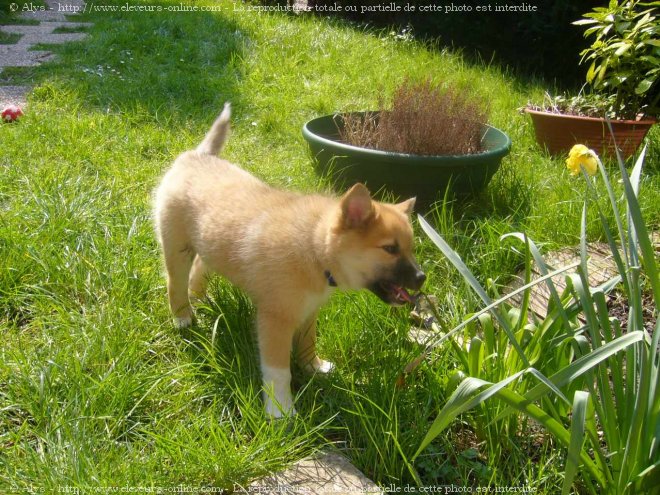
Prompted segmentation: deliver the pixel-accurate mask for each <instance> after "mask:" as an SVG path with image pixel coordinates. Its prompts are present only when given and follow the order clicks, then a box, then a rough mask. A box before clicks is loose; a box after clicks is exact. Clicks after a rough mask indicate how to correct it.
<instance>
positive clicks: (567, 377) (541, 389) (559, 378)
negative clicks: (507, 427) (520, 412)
mask: <svg viewBox="0 0 660 495" xmlns="http://www.w3.org/2000/svg"><path fill="white" fill-rule="evenodd" d="M643 339H644V332H642V331H637V332H631V333H627V334H625V335H623V336H621V337H619V338H618V339H615V340H613V341H612V342H608V343H607V344H605V345H603V346H601V347H599V348H598V349H596V350H594V351H592V352H590V353H589V354H585V355H584V356H582V357H579V358H578V359H576V360H575V361H573V362H572V363H571V364H569V365H568V366H565V367H564V368H562V369H561V370H560V371H558V372H557V373H555V374H554V375H552V376H550V377H548V379H549V380H550V381H551V382H552V383H554V384H555V386H557V387H563V386H565V385H567V384H569V383H571V382H573V380H575V379H576V378H578V377H580V376H582V375H583V374H584V373H585V372H587V371H589V370H591V369H593V368H594V367H595V366H598V365H599V364H600V363H602V362H603V361H604V360H606V359H607V358H609V357H610V356H613V355H614V354H616V353H617V352H619V351H621V350H622V349H626V348H627V347H629V346H630V345H632V344H634V343H636V342H640V341H641V340H643ZM549 390H550V388H549V387H548V386H547V385H546V384H545V383H540V384H538V385H536V386H534V387H533V388H531V389H530V390H529V391H528V392H527V393H526V394H525V399H526V400H528V401H530V402H533V401H536V400H538V399H539V398H541V397H542V396H543V395H544V394H546V393H547V392H548V391H549ZM511 412H513V411H512V410H511V409H506V410H504V411H502V413H500V415H499V418H500V419H501V418H503V417H505V416H507V415H508V414H510V413H511Z"/></svg>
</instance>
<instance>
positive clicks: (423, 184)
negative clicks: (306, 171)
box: [303, 80, 511, 207]
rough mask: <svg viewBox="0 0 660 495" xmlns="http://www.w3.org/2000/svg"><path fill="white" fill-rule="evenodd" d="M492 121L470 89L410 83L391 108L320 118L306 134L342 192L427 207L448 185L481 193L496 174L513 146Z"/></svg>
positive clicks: (309, 125) (322, 169) (318, 162)
mask: <svg viewBox="0 0 660 495" xmlns="http://www.w3.org/2000/svg"><path fill="white" fill-rule="evenodd" d="M486 121H487V110H486V105H485V104H483V102H480V101H479V100H477V99H475V98H474V97H473V96H471V95H470V94H469V92H468V91H467V90H461V89H459V88H456V87H451V86H444V87H441V86H439V85H435V84H433V83H432V82H431V81H429V80H426V81H424V82H421V83H414V82H411V81H409V80H406V81H405V82H404V83H403V84H402V85H401V86H400V87H399V88H397V90H396V91H395V93H394V96H393V98H392V103H391V105H389V106H388V105H386V104H384V102H383V101H382V100H381V104H380V110H378V111H369V112H348V113H340V114H334V115H325V116H322V117H319V118H316V119H313V120H311V121H309V122H307V123H306V124H305V125H304V127H303V136H304V138H305V139H306V140H307V142H308V143H309V146H310V149H311V152H312V155H313V157H314V159H315V161H316V165H317V170H318V171H319V172H320V173H321V174H323V175H326V176H330V177H331V179H332V180H333V182H335V183H337V184H338V185H339V186H347V185H350V184H351V183H354V182H364V183H366V184H367V185H368V186H369V188H370V189H371V190H372V191H379V190H383V191H388V192H392V193H394V194H396V195H398V196H401V197H410V196H415V197H417V204H418V205H421V206H422V207H424V206H428V205H430V204H431V203H432V202H433V201H435V200H436V199H437V198H438V195H443V194H444V193H445V191H446V188H447V187H448V186H449V185H451V188H452V190H453V191H454V192H458V193H469V192H476V191H478V190H480V189H482V188H483V187H485V186H486V184H487V183H488V182H489V180H490V179H491V178H492V176H493V174H495V172H496V171H497V169H498V168H499V166H500V162H501V160H502V158H503V157H504V156H505V155H506V154H507V153H508V152H509V149H510V147H511V140H510V139H509V138H508V136H506V134H504V133H503V132H502V131H500V130H498V129H496V128H494V127H492V126H489V125H487V124H486V123H485V122H486Z"/></svg>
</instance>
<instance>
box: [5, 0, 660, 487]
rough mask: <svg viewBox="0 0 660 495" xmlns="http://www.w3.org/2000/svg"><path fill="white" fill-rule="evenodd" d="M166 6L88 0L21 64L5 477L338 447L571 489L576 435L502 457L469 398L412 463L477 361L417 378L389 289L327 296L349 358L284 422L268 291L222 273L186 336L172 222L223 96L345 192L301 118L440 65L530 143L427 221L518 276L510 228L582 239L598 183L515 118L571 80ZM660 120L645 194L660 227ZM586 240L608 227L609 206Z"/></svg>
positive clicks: (240, 115)
mask: <svg viewBox="0 0 660 495" xmlns="http://www.w3.org/2000/svg"><path fill="white" fill-rule="evenodd" d="M107 3H108V4H112V3H114V4H116V5H122V4H124V2H119V1H116V2H107ZM192 3H194V2H183V4H184V5H190V4H192ZM150 5H160V6H162V7H163V12H160V13H156V12H145V13H137V12H131V13H121V12H117V13H109V12H105V13H98V12H97V13H94V14H90V15H88V16H87V17H88V18H87V19H85V20H89V21H93V22H94V23H95V24H94V27H92V28H90V29H89V37H88V38H87V39H86V40H85V41H82V42H79V43H71V44H69V45H66V46H62V47H56V48H54V50H55V51H56V52H57V53H58V54H59V57H58V59H57V61H55V62H52V63H49V64H48V65H46V66H43V67H40V68H37V69H29V70H13V71H7V72H6V73H4V74H2V75H0V80H1V81H2V83H3V84H18V83H21V82H26V81H27V82H30V83H33V84H34V85H35V89H34V92H33V93H32V95H31V97H30V102H29V108H28V112H27V114H26V116H25V117H24V118H23V119H22V120H21V121H20V122H19V123H17V124H13V125H0V331H1V332H2V343H1V344H0V412H1V415H0V447H1V448H0V492H2V493H15V492H24V491H26V490H31V489H35V490H36V489H39V490H41V491H43V492H45V493H55V492H57V491H58V489H61V488H62V487H78V488H81V489H84V488H85V487H93V486H96V487H98V486H105V487H109V486H141V487H157V486H160V487H166V486H170V487H171V486H177V485H179V484H182V485H185V486H192V487H204V486H207V487H220V488H223V489H226V490H228V491H231V490H232V489H235V488H236V487H237V486H241V485H247V484H249V482H250V481H251V480H253V479H255V478H257V477H259V476H261V475H264V474H265V473H267V472H271V471H274V470H279V469H281V468H283V467H285V466H287V465H288V464H290V463H291V462H294V461H296V460H298V459H300V458H302V457H304V456H306V455H309V454H310V453H313V452H314V451H316V450H318V449H321V448H330V446H332V447H333V448H338V449H340V450H341V451H342V452H343V453H344V454H345V455H347V456H348V457H349V458H350V459H351V460H352V462H353V463H354V464H355V465H356V466H357V467H358V468H359V469H361V470H362V471H363V472H364V473H366V474H367V475H368V476H369V477H371V478H372V479H373V480H375V481H376V482H377V483H379V484H381V485H383V486H388V485H391V484H394V486H406V485H414V484H415V478H414V476H415V475H414V474H413V473H414V472H416V473H417V475H418V476H419V480H418V482H419V483H421V484H422V485H427V486H430V485H437V486H439V485H451V484H454V485H457V486H470V487H474V486H486V485H489V486H492V487H497V486H499V487H502V486H525V487H528V488H529V489H533V490H534V491H535V493H548V494H551V493H557V492H558V490H559V488H558V487H561V483H562V479H563V463H564V458H565V450H564V449H562V448H560V447H559V446H558V445H557V444H556V443H555V442H554V440H553V439H552V438H551V437H544V436H542V435H541V434H540V433H541V432H540V431H539V429H538V428H536V427H534V426H533V425H531V424H529V425H526V429H524V430H522V431H520V434H519V435H517V436H513V437H506V438H502V439H500V440H501V442H500V445H499V449H494V448H491V447H489V446H488V444H487V443H485V442H483V441H482V439H481V438H480V437H479V435H480V432H479V431H478V428H476V427H475V424H474V422H473V421H471V415H470V414H465V415H463V416H461V418H460V421H457V422H455V423H454V424H453V425H452V427H451V428H450V429H449V430H448V431H447V432H445V433H444V434H443V435H441V436H439V437H438V438H436V439H435V440H434V441H433V442H432V443H431V445H430V446H429V447H428V449H426V450H425V451H424V453H423V454H422V455H420V456H419V457H418V458H417V459H416V460H415V461H414V463H413V462H412V461H411V458H412V456H413V454H414V453H415V452H416V450H417V448H418V447H419V445H420V443H421V441H422V439H423V438H424V436H425V434H426V431H427V430H428V428H429V426H430V424H431V422H432V421H433V419H434V418H435V416H436V415H437V413H438V411H439V409H440V408H441V407H442V405H443V404H444V403H445V401H446V399H447V397H448V395H449V394H448V392H447V388H446V387H447V382H448V377H449V376H450V374H451V372H452V371H453V370H454V369H455V368H456V367H457V366H458V365H459V359H458V357H457V356H456V354H455V352H454V350H453V349H452V347H451V346H446V347H443V348H441V349H440V350H438V351H436V353H437V355H436V356H435V358H436V359H434V361H433V365H430V364H429V365H423V366H421V367H420V368H419V370H418V371H417V372H416V373H415V374H413V375H412V376H410V377H409V379H408V381H407V385H406V386H405V387H403V388H399V387H396V385H395V384H396V381H397V378H398V376H399V374H400V372H401V370H403V369H404V367H405V366H406V364H407V363H409V362H410V361H411V360H412V359H414V358H415V357H416V356H417V355H418V354H419V353H420V352H421V349H420V347H418V346H416V345H415V344H412V343H411V342H410V341H409V340H408V337H407V332H408V329H409V328H410V326H411V321H410V319H409V316H408V311H407V310H406V309H390V308H388V307H385V306H383V305H382V304H381V303H380V302H379V301H378V300H377V298H376V297H375V296H372V295H370V294H367V293H350V294H340V295H337V296H335V297H334V298H333V299H332V300H331V302H330V304H329V305H328V306H326V307H325V308H324V309H323V310H322V312H321V314H320V318H319V333H320V337H319V338H320V342H319V347H320V351H321V355H322V356H323V357H324V358H326V359H329V360H331V361H333V362H334V363H336V365H337V367H336V371H335V372H334V373H332V374H330V375H329V376H327V377H323V376H316V377H314V378H312V379H307V378H305V377H304V376H303V375H302V374H300V373H294V376H295V378H294V382H295V388H296V390H297V392H298V395H299V397H298V401H297V403H296V408H297V410H298V412H299V414H298V416H297V417H296V418H295V419H293V420H291V421H280V422H269V421H267V420H266V419H265V417H264V415H263V412H262V406H261V401H260V398H259V387H260V375H259V367H258V363H257V353H256V348H255V342H254V338H253V335H252V325H253V323H252V316H253V308H252V306H251V304H250V302H249V301H248V300H247V299H246V298H245V297H244V296H243V295H242V294H240V293H239V292H237V291H236V290H234V289H232V288H231V286H229V285H228V284H227V283H225V282H223V281H222V280H218V279H216V280H214V282H213V284H212V286H211V291H210V295H209V298H208V300H207V301H206V302H205V303H204V304H203V305H202V306H201V307H199V309H198V322H197V323H196V325H195V326H194V327H193V329H192V330H191V331H188V332H180V331H178V330H176V329H175V328H174V327H173V326H172V324H171V319H170V316H169V312H168V308H167V304H166V291H165V286H164V277H163V268H162V262H161V259H160V254H159V249H158V246H157V243H156V240H155V236H154V233H153V228H152V223H151V219H150V216H151V198H152V191H153V189H154V187H155V186H156V184H157V182H158V179H159V177H160V175H161V174H162V173H163V171H164V170H165V169H166V168H167V167H168V166H169V164H170V163H171V162H172V160H173V159H174V158H175V157H176V156H177V154H179V153H180V152H182V151H184V150H187V149H190V148H193V147H195V146H196V145H197V143H198V142H199V141H200V139H201V138H202V136H203V134H204V133H205V131H206V130H207V128H208V126H209V125H210V123H211V122H212V121H213V119H214V118H215V116H216V115H217V113H218V112H219V111H220V109H221V108H222V105H223V103H224V102H225V101H231V102H232V104H233V123H232V125H233V133H232V136H231V138H230V141H229V143H228V146H227V147H226V149H225V151H224V152H223V154H224V156H225V157H226V158H227V159H229V160H231V161H234V162H235V163H239V164H241V165H242V166H243V167H244V168H245V169H246V170H248V171H250V172H252V173H254V174H255V175H257V176H259V177H260V178H262V179H264V180H265V181H267V182H269V183H271V184H273V185H276V186H280V187H285V188H292V189H298V190H304V191H317V190H322V189H324V188H325V184H324V183H323V181H321V180H319V179H318V178H317V177H316V176H315V174H314V171H313V167H312V166H311V164H312V162H311V158H310V156H309V154H308V151H307V148H306V144H305V142H304V141H303V139H302V135H301V127H302V125H303V123H304V122H306V121H307V120H309V119H311V118H313V117H316V116H319V115H322V114H326V113H331V112H334V111H345V110H364V109H369V108H373V107H375V106H376V105H377V104H378V100H379V95H381V94H386V95H387V94H391V92H392V90H393V88H394V87H395V86H396V85H397V84H399V83H400V82H401V81H402V80H404V79H405V78H406V77H409V78H418V79H423V78H426V77H430V78H432V79H433V80H436V81H448V82H452V83H454V84H456V85H459V86H464V87H469V88H470V91H471V92H473V93H474V94H476V95H479V96H481V97H483V98H484V99H487V100H488V101H489V102H490V105H491V123H492V124H493V125H495V126H497V127H499V128H500V129H502V130H504V131H505V132H506V133H507V134H508V135H509V136H510V137H511V139H512V141H513V148H512V152H511V155H510V156H509V157H507V158H506V159H505V161H504V163H503V166H502V169H501V170H500V171H499V172H498V174H497V175H496V176H495V178H494V180H493V182H492V183H491V184H490V186H489V187H488V189H487V190H486V191H485V192H484V193H483V194H481V195H480V196H479V197H476V198H471V199H463V200H460V201H452V200H448V201H447V202H445V203H443V202H441V203H439V204H438V206H437V207H436V209H435V210H434V211H433V212H431V213H429V214H428V215H427V218H428V219H429V220H430V221H432V223H433V224H434V225H435V227H436V229H437V230H438V231H439V232H440V233H441V234H442V235H443V236H445V238H446V239H447V240H448V242H449V243H450V244H451V246H452V247H453V248H454V249H455V250H456V251H457V252H458V253H459V254H460V255H461V256H462V258H463V260H464V261H465V262H466V264H467V265H468V266H469V267H470V269H471V270H472V271H473V272H474V273H475V274H476V276H477V278H478V279H479V280H480V281H481V282H482V283H483V284H486V282H487V281H488V280H492V286H493V287H499V288H500V289H501V288H502V287H503V286H504V285H506V283H507V282H508V281H509V280H510V278H511V275H512V274H513V273H515V272H516V271H517V269H519V268H520V267H521V266H522V265H523V264H524V260H523V257H522V256H521V255H520V254H519V253H517V252H516V251H514V250H513V249H512V246H514V243H513V241H511V242H509V241H504V242H503V241H501V240H500V237H501V236H502V235H503V234H506V233H509V232H526V233H527V234H528V235H529V236H530V237H531V238H532V239H534V240H535V241H536V242H537V243H539V245H541V246H542V249H543V250H546V251H547V250H550V249H553V248H557V247H562V246H571V245H576V244H577V243H578V240H579V235H580V213H581V210H582V202H583V197H584V190H585V186H584V183H583V181H580V180H578V179H576V178H573V177H571V176H569V174H568V173H567V171H566V169H565V166H564V163H563V159H561V158H556V159H553V158H551V157H549V156H547V155H546V154H544V153H543V152H541V151H540V150H539V148H538V147H537V145H536V144H535V142H534V139H533V131H532V129H531V123H530V121H529V119H528V117H526V116H524V115H521V114H519V112H518V111H517V109H518V108H520V107H522V106H523V105H524V104H525V103H527V102H528V101H529V100H534V99H536V100H538V99H539V98H540V97H541V96H542V95H543V92H544V91H545V90H546V89H548V84H549V83H547V82H544V81H543V80H541V79H531V78H526V77H521V76H518V75H516V74H514V73H512V72H509V71H507V70H504V69H502V68H499V67H497V66H494V65H486V64H478V65H475V64H472V63H468V62H467V61H466V60H465V59H464V58H463V57H462V56H461V54H460V53H456V52H454V51H451V50H448V49H445V48H443V47H441V46H436V45H428V44H424V43H421V42H417V41H415V40H414V39H411V38H410V37H409V36H398V35H397V33H395V32H394V33H392V32H390V31H389V30H385V31H376V30H373V29H369V28H365V27H363V26H359V25H356V24H351V23H347V22H342V21H340V20H336V19H331V18H314V17H310V16H288V15H284V14H259V13H255V12H249V11H246V10H244V9H238V8H236V7H235V4H233V3H232V2H219V3H218V4H216V5H218V6H220V7H221V8H220V9H219V10H217V11H216V12H205V13H192V12H179V13H173V12H167V11H166V9H167V7H173V6H178V5H180V2H178V1H177V2H174V1H171V2H169V1H162V2H151V3H150ZM239 5H240V4H239ZM657 127H658V126H656V129H655V130H654V131H653V132H652V134H651V136H650V139H649V141H650V149H649V153H648V157H647V166H646V169H645V172H644V175H643V176H642V181H641V182H642V184H641V191H642V192H641V194H640V201H641V205H642V210H643V212H644V214H645V216H646V220H647V222H648V224H649V226H650V227H651V228H654V229H656V230H657V227H658V224H659V223H660V194H659V192H660V175H659V174H658V171H659V170H660V166H659V163H660V162H659V158H660V139H659V137H660V129H658V128H657ZM611 170H612V175H613V182H614V183H615V186H616V187H617V191H618V192H620V186H619V185H617V184H616V182H617V180H616V179H617V174H618V172H617V171H616V169H615V167H611ZM416 232H417V239H418V241H419V244H418V249H417V258H418V260H419V261H420V262H421V263H422V265H423V267H424V269H425V271H426V272H427V273H428V275H429V280H428V282H427V285H426V288H425V291H426V292H427V293H431V294H434V295H436V296H437V298H438V301H439V311H440V317H441V319H442V320H443V323H444V325H445V326H447V327H452V326H454V325H455V324H458V323H460V322H461V321H462V320H463V318H464V316H465V315H467V314H469V313H471V312H474V311H475V310H477V309H479V308H480V307H481V306H482V304H481V302H480V301H479V300H478V298H477V297H476V296H475V295H474V294H473V293H472V292H471V291H470V289H469V287H468V286H467V284H466V283H465V281H464V280H463V278H462V277H461V276H460V275H459V274H458V272H456V270H455V269H454V268H453V267H452V266H451V265H450V263H449V262H448V261H446V260H445V259H444V257H443V256H442V255H441V254H440V252H439V251H438V250H437V249H436V248H435V246H434V245H433V244H432V243H431V242H430V241H428V240H427V239H426V237H425V236H424V234H423V233H422V231H421V230H420V229H417V231H416ZM587 232H588V236H589V239H590V240H599V239H600V240H602V239H603V238H604V237H603V236H604V233H603V231H602V228H601V224H600V223H599V221H598V218H597V217H596V215H595V214H592V215H589V217H588V219H587ZM577 486H578V487H579V486H580V484H579V483H578V485H577Z"/></svg>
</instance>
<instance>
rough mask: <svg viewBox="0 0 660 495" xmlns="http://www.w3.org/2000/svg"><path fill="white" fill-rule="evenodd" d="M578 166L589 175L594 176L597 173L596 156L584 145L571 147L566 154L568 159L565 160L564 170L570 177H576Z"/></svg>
mask: <svg viewBox="0 0 660 495" xmlns="http://www.w3.org/2000/svg"><path fill="white" fill-rule="evenodd" d="M580 166H582V167H584V170H586V172H587V173H588V174H589V175H596V172H597V171H598V155H596V152H595V151H594V150H590V149H589V148H587V147H586V146H585V145H584V144H576V145H575V146H573V147H572V148H571V151H569V152H568V159H567V160H566V168H567V169H568V170H570V172H571V175H578V174H579V173H580Z"/></svg>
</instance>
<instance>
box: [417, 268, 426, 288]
mask: <svg viewBox="0 0 660 495" xmlns="http://www.w3.org/2000/svg"><path fill="white" fill-rule="evenodd" d="M425 280H426V273H424V272H423V271H422V270H417V272H416V273H415V283H416V284H417V288H418V289H419V288H420V287H421V286H422V284H424V281H425Z"/></svg>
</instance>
